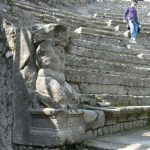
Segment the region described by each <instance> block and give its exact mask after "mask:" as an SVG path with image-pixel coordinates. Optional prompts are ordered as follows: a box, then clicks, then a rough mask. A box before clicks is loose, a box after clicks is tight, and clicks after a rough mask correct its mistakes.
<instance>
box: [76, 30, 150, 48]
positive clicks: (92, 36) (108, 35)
mask: <svg viewBox="0 0 150 150" xmlns="http://www.w3.org/2000/svg"><path fill="white" fill-rule="evenodd" d="M75 33H76V34H74V38H79V39H82V40H88V41H94V42H99V43H105V44H110V45H112V44H113V45H118V46H121V47H127V45H136V47H140V46H141V45H143V46H144V47H145V46H147V48H148V47H149V41H148V39H147V37H146V36H148V35H146V36H145V37H138V38H137V43H136V44H131V43H130V42H129V39H128V38H126V37H125V36H124V35H123V33H119V32H117V33H115V32H111V31H105V30H98V29H94V28H86V27H80V28H78V29H76V30H75ZM141 39H142V40H141ZM143 41H144V43H143Z"/></svg>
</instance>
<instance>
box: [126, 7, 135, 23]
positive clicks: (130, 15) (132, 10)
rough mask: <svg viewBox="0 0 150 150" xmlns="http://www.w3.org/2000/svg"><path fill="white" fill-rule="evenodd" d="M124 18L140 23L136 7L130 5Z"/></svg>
mask: <svg viewBox="0 0 150 150" xmlns="http://www.w3.org/2000/svg"><path fill="white" fill-rule="evenodd" d="M124 19H125V20H127V21H129V20H134V21H136V22H137V23H138V17H137V11H136V9H135V8H134V7H131V6H129V7H128V8H127V10H126V11H125V14H124Z"/></svg>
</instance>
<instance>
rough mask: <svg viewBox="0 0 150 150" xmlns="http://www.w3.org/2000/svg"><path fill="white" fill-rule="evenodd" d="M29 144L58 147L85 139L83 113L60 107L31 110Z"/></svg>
mask: <svg viewBox="0 0 150 150" xmlns="http://www.w3.org/2000/svg"><path fill="white" fill-rule="evenodd" d="M31 115H32V119H31V131H30V135H31V144H32V145H39V146H49V147H56V146H57V147H58V146H62V145H64V144H73V143H80V142H82V141H83V140H84V139H85V129H84V118H83V113H81V112H77V111H74V112H73V111H68V110H67V111H66V110H62V109H50V108H45V109H38V110H37V109H36V110H32V111H31Z"/></svg>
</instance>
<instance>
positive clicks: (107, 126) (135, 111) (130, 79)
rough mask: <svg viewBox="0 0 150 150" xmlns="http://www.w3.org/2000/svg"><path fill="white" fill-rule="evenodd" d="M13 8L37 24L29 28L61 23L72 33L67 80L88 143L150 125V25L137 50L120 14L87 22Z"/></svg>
mask: <svg viewBox="0 0 150 150" xmlns="http://www.w3.org/2000/svg"><path fill="white" fill-rule="evenodd" d="M12 8H13V13H16V14H17V13H18V12H21V13H23V14H24V16H25V18H27V19H29V18H30V19H31V18H32V19H33V20H34V21H35V22H32V23H31V24H30V25H32V24H35V23H46V24H48V23H59V24H62V25H65V26H67V27H68V28H69V30H70V32H71V39H70V43H69V44H70V45H69V51H68V53H67V54H66V68H65V76H66V81H67V82H68V83H69V84H70V85H72V86H73V87H74V88H75V90H76V91H77V92H78V93H79V94H80V100H81V102H80V103H81V104H80V105H81V106H80V107H81V111H84V113H85V123H86V133H87V137H88V138H93V137H97V136H102V135H106V134H111V133H116V132H120V131H124V130H127V129H133V128H139V127H144V126H146V125H149V119H150V106H149V105H150V77H149V73H150V66H149V64H150V48H149V46H150V44H149V40H150V39H149V36H150V27H149V25H148V24H142V28H141V33H140V34H139V37H138V39H137V41H138V42H137V44H130V43H129V39H128V38H127V37H125V36H124V32H125V31H126V23H124V22H123V20H122V16H121V15H120V14H118V15H114V14H111V15H110V14H109V13H97V14H96V15H94V16H89V17H85V16H78V15H75V14H73V13H68V12H65V11H62V12H61V13H60V12H59V10H57V9H53V10H47V9H44V8H39V7H37V6H34V5H30V6H28V5H23V3H19V2H14V3H13V7H12ZM26 12H28V13H27V14H26ZM28 16H29V18H28ZM16 17H19V16H16ZM24 25H25V26H26V24H25V20H24ZM117 26H119V29H117V30H116V27H117ZM72 31H73V32H72ZM103 101H104V102H110V104H111V106H110V107H101V106H99V103H100V102H103ZM91 141H92V140H91ZM101 144H102V143H101ZM95 145H96V144H95ZM86 147H87V148H89V147H90V148H89V149H91V150H93V149H94V148H95V147H93V146H92V145H90V146H89V147H88V146H86ZM100 148H101V147H99V149H100ZM95 149H96V148H95ZM97 149H98V148H97ZM101 149H102V148H101Z"/></svg>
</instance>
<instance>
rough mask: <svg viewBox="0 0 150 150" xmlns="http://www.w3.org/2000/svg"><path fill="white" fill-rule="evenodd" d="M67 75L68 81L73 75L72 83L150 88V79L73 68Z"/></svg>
mask: <svg viewBox="0 0 150 150" xmlns="http://www.w3.org/2000/svg"><path fill="white" fill-rule="evenodd" d="M65 74H66V75H67V76H68V79H69V76H70V78H71V76H72V75H73V77H72V80H70V81H72V82H73V81H74V82H75V81H76V82H82V83H94V84H102V85H120V86H127V87H133V88H136V87H141V88H150V78H138V77H126V76H125V77H123V76H117V75H111V74H110V75H109V74H103V73H93V72H90V71H86V70H82V69H73V68H72V67H71V68H68V70H67V69H66V70H65ZM83 78H84V79H83Z"/></svg>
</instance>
